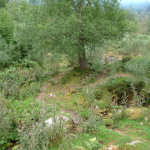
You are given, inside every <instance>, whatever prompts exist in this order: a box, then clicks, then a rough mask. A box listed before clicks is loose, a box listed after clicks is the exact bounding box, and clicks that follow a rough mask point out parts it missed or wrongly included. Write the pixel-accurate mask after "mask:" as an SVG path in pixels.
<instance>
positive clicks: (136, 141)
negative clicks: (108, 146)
mask: <svg viewBox="0 0 150 150" xmlns="http://www.w3.org/2000/svg"><path fill="white" fill-rule="evenodd" d="M137 143H141V142H140V141H138V140H134V141H132V142H131V143H127V145H135V144H137Z"/></svg>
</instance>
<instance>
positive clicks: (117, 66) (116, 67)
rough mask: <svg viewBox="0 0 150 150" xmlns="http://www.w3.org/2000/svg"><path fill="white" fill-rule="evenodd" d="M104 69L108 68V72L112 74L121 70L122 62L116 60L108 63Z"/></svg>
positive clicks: (122, 67)
mask: <svg viewBox="0 0 150 150" xmlns="http://www.w3.org/2000/svg"><path fill="white" fill-rule="evenodd" d="M106 69H107V70H108V72H109V74H114V73H117V72H120V71H123V70H124V64H123V63H122V61H121V60H116V61H115V62H112V63H110V64H108V66H107V68H106Z"/></svg>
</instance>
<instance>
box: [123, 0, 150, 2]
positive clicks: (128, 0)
mask: <svg viewBox="0 0 150 150" xmlns="http://www.w3.org/2000/svg"><path fill="white" fill-rule="evenodd" d="M145 1H148V2H150V0H121V2H122V3H125V2H130V3H131V2H145Z"/></svg>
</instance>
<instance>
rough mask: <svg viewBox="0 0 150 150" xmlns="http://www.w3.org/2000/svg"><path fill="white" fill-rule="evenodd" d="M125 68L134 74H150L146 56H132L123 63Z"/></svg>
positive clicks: (149, 60) (149, 63)
mask: <svg viewBox="0 0 150 150" xmlns="http://www.w3.org/2000/svg"><path fill="white" fill-rule="evenodd" d="M125 69H126V70H127V71H129V72H131V73H134V74H136V75H146V76H149V75H150V59H149V57H147V56H141V57H134V58H133V59H131V60H130V61H128V62H127V63H126V65H125Z"/></svg>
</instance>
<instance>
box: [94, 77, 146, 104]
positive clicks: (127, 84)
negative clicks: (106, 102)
mask: <svg viewBox="0 0 150 150" xmlns="http://www.w3.org/2000/svg"><path fill="white" fill-rule="evenodd" d="M131 87H134V89H135V91H136V92H137V94H138V95H140V92H141V91H142V90H143V89H144V87H145V83H144V82H143V81H139V80H136V81H133V79H132V78H129V77H116V78H110V79H109V80H107V81H106V82H105V83H104V84H102V85H101V86H100V87H99V89H98V90H97V92H96V97H97V99H102V98H103V94H104V91H108V92H109V93H111V96H110V97H111V100H112V101H113V102H115V103H117V104H119V105H125V104H127V105H129V104H131V102H132V100H133V97H134V91H133V89H132V88H131ZM105 93H106V92H105Z"/></svg>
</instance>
